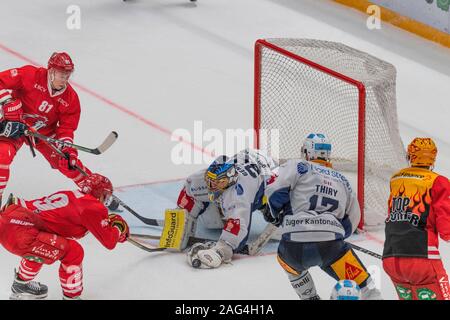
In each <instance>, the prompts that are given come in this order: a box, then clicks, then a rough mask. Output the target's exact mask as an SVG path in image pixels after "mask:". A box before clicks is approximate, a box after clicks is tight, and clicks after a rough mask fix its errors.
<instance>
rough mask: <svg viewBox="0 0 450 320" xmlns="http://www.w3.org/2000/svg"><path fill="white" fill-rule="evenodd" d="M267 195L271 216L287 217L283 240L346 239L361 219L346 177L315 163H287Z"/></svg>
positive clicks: (283, 226) (284, 223)
mask: <svg viewBox="0 0 450 320" xmlns="http://www.w3.org/2000/svg"><path fill="white" fill-rule="evenodd" d="M265 194H266V196H267V200H268V205H269V206H270V210H271V212H272V215H273V216H274V217H277V216H278V215H284V218H283V220H282V224H281V227H282V228H283V229H282V233H283V236H282V237H283V239H284V240H291V241H297V242H318V241H331V240H338V239H345V238H347V237H349V236H350V235H351V234H352V233H353V232H354V231H355V230H356V227H357V225H358V223H359V221H360V218H361V211H360V208H359V204H358V200H357V198H356V195H355V193H354V192H353V191H352V188H351V186H350V183H349V182H348V180H347V179H346V178H345V176H344V175H342V174H341V173H339V172H338V171H336V170H333V169H332V168H328V167H324V166H322V165H319V164H316V163H313V162H308V161H305V160H300V159H297V160H289V161H287V162H286V163H284V164H283V165H281V166H280V168H279V175H278V177H277V178H276V180H275V181H274V182H272V183H271V184H269V185H268V186H267V187H266V192H265Z"/></svg>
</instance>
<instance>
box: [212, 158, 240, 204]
mask: <svg viewBox="0 0 450 320" xmlns="http://www.w3.org/2000/svg"><path fill="white" fill-rule="evenodd" d="M237 178H238V172H237V171H236V167H235V164H234V161H233V160H230V159H229V158H228V157H227V156H225V155H223V156H219V157H218V158H216V159H215V160H214V162H213V163H212V164H211V165H210V166H209V167H208V169H207V170H206V172H205V182H206V186H207V187H208V197H209V200H210V201H215V200H217V198H218V197H220V195H221V194H222V193H223V191H224V190H226V189H227V188H228V187H230V186H232V185H234V184H235V183H236V181H237Z"/></svg>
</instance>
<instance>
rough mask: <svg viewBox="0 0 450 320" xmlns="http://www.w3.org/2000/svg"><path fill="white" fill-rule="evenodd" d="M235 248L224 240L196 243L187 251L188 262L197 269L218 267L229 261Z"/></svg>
mask: <svg viewBox="0 0 450 320" xmlns="http://www.w3.org/2000/svg"><path fill="white" fill-rule="evenodd" d="M232 256H233V249H232V248H231V247H230V246H229V245H228V244H226V243H225V242H223V241H220V240H219V241H218V242H217V243H214V242H212V241H209V242H206V243H196V244H194V245H193V246H192V247H191V249H189V251H188V253H187V257H188V263H189V265H190V266H192V267H193V268H196V269H213V268H218V267H220V266H221V265H222V263H229V262H230V261H231V257H232Z"/></svg>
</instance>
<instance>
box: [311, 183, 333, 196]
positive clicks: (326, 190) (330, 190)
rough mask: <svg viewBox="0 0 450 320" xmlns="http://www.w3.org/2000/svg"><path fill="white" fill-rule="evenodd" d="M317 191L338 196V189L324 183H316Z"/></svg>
mask: <svg viewBox="0 0 450 320" xmlns="http://www.w3.org/2000/svg"><path fill="white" fill-rule="evenodd" d="M316 192H318V193H322V194H327V195H330V196H334V197H336V195H337V193H338V191H337V190H336V189H333V188H331V187H327V186H324V185H320V184H316Z"/></svg>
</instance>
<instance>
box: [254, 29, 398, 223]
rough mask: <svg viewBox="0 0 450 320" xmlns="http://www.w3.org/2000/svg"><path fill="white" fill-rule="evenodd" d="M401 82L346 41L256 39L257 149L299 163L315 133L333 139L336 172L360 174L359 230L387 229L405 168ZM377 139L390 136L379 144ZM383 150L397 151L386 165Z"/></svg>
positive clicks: (386, 67)
mask: <svg viewBox="0 0 450 320" xmlns="http://www.w3.org/2000/svg"><path fill="white" fill-rule="evenodd" d="M395 76H396V72H395V68H394V67H393V66H392V65H391V64H388V63H387V62H384V61H382V60H379V59H377V58H375V57H373V56H370V55H368V54H366V53H364V52H361V51H358V50H356V49H353V48H350V47H347V46H345V45H342V44H339V43H334V42H328V41H320V40H310V39H284V38H282V39H266V40H263V39H261V40H257V41H256V43H255V87H254V90H255V95H254V128H255V132H256V137H255V147H257V148H262V149H266V150H267V151H268V152H269V154H272V155H273V156H275V157H278V158H280V159H289V158H297V157H300V147H301V143H302V142H303V139H304V138H305V137H306V135H307V134H308V133H310V132H317V133H324V134H326V135H328V136H329V137H330V139H331V142H332V144H333V150H332V158H333V165H334V167H336V169H338V170H343V171H354V172H355V174H356V191H357V196H358V201H359V204H360V207H361V213H362V219H361V223H360V228H362V227H363V225H364V223H365V222H367V220H370V221H369V223H366V225H380V224H381V223H382V222H383V217H384V215H385V214H386V213H387V212H386V210H387V206H386V203H387V200H388V192H387V191H388V187H389V186H388V183H389V182H388V179H389V177H390V175H391V174H392V173H393V172H395V171H396V170H398V169H400V168H401V167H402V166H404V165H406V162H405V161H404V159H405V158H404V147H403V143H402V142H401V139H400V136H399V132H398V124H397V114H396V102H395ZM368 107H369V109H368ZM330 118H333V119H334V121H333V120H330ZM262 129H265V130H268V131H270V130H274V129H276V130H278V131H279V141H278V143H279V145H278V146H276V148H275V147H274V146H275V144H276V143H277V142H275V141H272V140H271V138H270V137H267V136H266V138H265V141H263V140H264V139H262ZM373 135H386V137H385V138H383V137H381V138H380V139H379V140H380V142H378V141H376V137H375V136H373ZM374 138H375V140H374ZM383 144H385V145H386V150H383V147H384V146H383ZM274 150H279V151H278V152H277V153H278V154H276V155H274V154H273V152H274ZM384 151H387V152H390V153H391V155H390V156H387V157H386V161H384V159H383V157H381V158H380V157H379V155H378V154H376V153H378V152H384ZM392 154H393V156H392ZM373 179H375V181H372V180H373ZM367 192H369V193H370V194H369V197H367ZM377 202H383V205H379V206H378V205H377V204H376V203H377ZM375 207H376V208H375ZM371 211H372V212H371ZM367 212H371V213H370V219H367ZM374 212H375V213H374ZM375 216H376V217H375Z"/></svg>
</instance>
